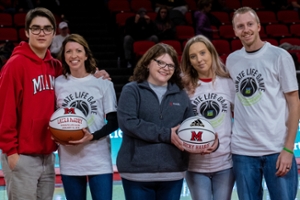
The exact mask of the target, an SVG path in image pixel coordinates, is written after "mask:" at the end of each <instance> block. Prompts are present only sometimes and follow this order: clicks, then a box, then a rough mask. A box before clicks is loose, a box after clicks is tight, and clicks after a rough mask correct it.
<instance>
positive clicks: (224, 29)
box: [219, 24, 236, 39]
mask: <svg viewBox="0 0 300 200" xmlns="http://www.w3.org/2000/svg"><path fill="white" fill-rule="evenodd" d="M219 31H220V32H219V35H220V37H221V38H224V39H236V36H235V33H234V30H233V27H232V25H229V24H228V25H221V26H220V27H219Z"/></svg>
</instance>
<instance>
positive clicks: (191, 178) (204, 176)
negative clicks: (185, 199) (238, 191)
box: [185, 168, 234, 200]
mask: <svg viewBox="0 0 300 200" xmlns="http://www.w3.org/2000/svg"><path fill="white" fill-rule="evenodd" d="M185 179H186V182H187V184H188V187H189V190H190V192H191V196H192V199H201V200H219V199H222V200H230V199H231V194H232V188H233V185H234V178H233V171H232V168H230V169H225V170H222V171H218V172H212V173H198V172H190V171H187V172H186V177H185Z"/></svg>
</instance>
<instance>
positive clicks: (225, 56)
mask: <svg viewBox="0 0 300 200" xmlns="http://www.w3.org/2000/svg"><path fill="white" fill-rule="evenodd" d="M227 57H228V55H227V54H223V55H221V56H220V59H221V61H222V62H223V63H224V64H226V59H227Z"/></svg>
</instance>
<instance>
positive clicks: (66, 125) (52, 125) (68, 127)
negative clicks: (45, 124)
mask: <svg viewBox="0 0 300 200" xmlns="http://www.w3.org/2000/svg"><path fill="white" fill-rule="evenodd" d="M86 127H87V121H86V117H85V115H84V114H83V113H82V112H81V111H80V110H79V109H78V108H75V107H62V108H59V109H57V110H56V111H55V112H54V113H53V114H52V116H51V118H50V122H49V129H50V131H51V134H52V137H53V138H54V140H55V141H56V142H58V143H60V144H63V145H65V144H70V143H69V141H71V140H80V139H82V138H83V137H84V135H85V133H84V132H83V130H82V129H83V128H86Z"/></svg>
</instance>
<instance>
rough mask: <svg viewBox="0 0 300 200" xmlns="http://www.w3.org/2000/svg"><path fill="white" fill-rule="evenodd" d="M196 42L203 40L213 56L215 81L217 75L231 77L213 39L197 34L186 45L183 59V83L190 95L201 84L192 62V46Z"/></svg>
mask: <svg viewBox="0 0 300 200" xmlns="http://www.w3.org/2000/svg"><path fill="white" fill-rule="evenodd" d="M196 42H202V43H203V44H204V45H205V46H206V47H207V49H208V51H209V52H210V54H211V57H212V72H213V81H214V80H215V78H216V76H220V77H226V78H229V77H230V76H229V73H228V71H227V70H226V68H225V65H224V63H223V62H222V61H221V59H220V57H219V55H218V52H217V50H216V49H215V47H214V45H213V44H212V43H211V41H210V40H209V39H208V38H206V37H205V36H203V35H197V36H195V37H193V38H191V39H189V40H188V41H187V43H186V45H185V47H184V50H183V53H182V60H181V70H182V73H183V85H184V87H185V89H186V90H187V92H188V94H189V95H192V94H194V92H195V90H196V88H197V87H198V86H199V84H198V80H199V76H198V72H197V71H196V70H195V69H194V67H193V66H192V64H191V62H190V56H189V53H190V47H191V46H192V44H194V43H196Z"/></svg>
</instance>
